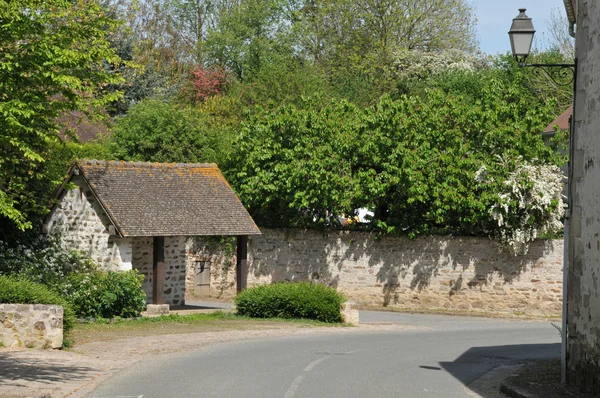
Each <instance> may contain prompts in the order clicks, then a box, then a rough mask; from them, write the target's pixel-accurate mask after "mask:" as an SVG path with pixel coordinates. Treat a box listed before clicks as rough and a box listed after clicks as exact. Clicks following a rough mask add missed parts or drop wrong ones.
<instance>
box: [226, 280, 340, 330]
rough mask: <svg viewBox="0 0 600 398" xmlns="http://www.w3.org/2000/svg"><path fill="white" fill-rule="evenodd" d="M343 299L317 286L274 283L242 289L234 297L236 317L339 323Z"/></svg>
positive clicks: (328, 288)
mask: <svg viewBox="0 0 600 398" xmlns="http://www.w3.org/2000/svg"><path fill="white" fill-rule="evenodd" d="M345 300H346V299H345V297H344V296H343V295H342V294H341V293H338V292H337V291H336V290H335V289H333V288H330V287H328V286H325V285H321V284H318V283H309V282H296V283H274V284H272V285H260V286H255V287H253V288H250V289H248V290H245V291H243V292H241V293H240V294H238V295H237V296H236V298H235V305H236V307H237V312H238V314H239V315H247V316H250V317H254V318H304V319H316V320H318V321H322V322H341V321H342V316H341V314H340V306H341V305H342V303H343V302H344V301H345Z"/></svg>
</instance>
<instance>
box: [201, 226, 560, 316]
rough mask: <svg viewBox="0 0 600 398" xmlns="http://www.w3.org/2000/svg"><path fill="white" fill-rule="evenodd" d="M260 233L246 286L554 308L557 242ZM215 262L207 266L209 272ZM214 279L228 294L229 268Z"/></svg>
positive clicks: (509, 309) (514, 308) (403, 301)
mask: <svg viewBox="0 0 600 398" xmlns="http://www.w3.org/2000/svg"><path fill="white" fill-rule="evenodd" d="M261 232H262V235H261V236H253V237H251V238H250V240H249V247H248V262H249V275H248V284H249V285H250V286H251V285H255V284H259V283H271V282H274V281H306V280H310V281H318V282H322V283H325V284H328V285H330V286H333V287H335V288H337V289H338V290H340V291H342V292H343V293H344V294H345V295H346V296H347V297H348V298H350V299H352V300H353V301H355V302H357V303H358V304H362V305H373V306H390V307H399V308H408V309H456V310H468V311H486V312H495V313H513V314H531V315H559V314H560V312H561V307H562V258H563V241H562V240H548V241H537V242H535V243H534V244H533V245H532V247H531V248H530V250H529V253H528V254H527V255H525V256H518V257H515V256H513V255H511V254H508V253H502V252H500V251H499V249H498V246H497V244H496V243H495V242H494V241H492V240H490V239H487V238H473V237H439V236H436V237H425V238H420V239H416V240H410V239H407V238H401V237H378V236H377V235H376V234H370V233H364V232H349V231H330V232H329V233H328V234H326V235H325V234H323V233H322V232H319V231H310V230H306V231H305V230H282V229H266V228H261ZM215 259H216V258H215V257H213V260H215ZM230 260H231V259H230ZM233 261H235V259H233ZM234 264H235V262H234ZM221 267H222V264H219V263H218V262H214V261H213V263H212V264H211V268H212V269H213V270H214V269H220V268H221ZM212 272H214V271H212ZM220 278H221V279H223V278H225V279H224V282H221V283H219V286H220V288H221V289H220V290H219V291H218V292H217V291H211V292H212V293H214V296H220V297H223V298H228V297H232V296H233V295H234V294H235V274H234V273H233V272H228V273H227V274H224V275H221V276H220ZM211 287H212V281H211ZM223 287H224V289H223Z"/></svg>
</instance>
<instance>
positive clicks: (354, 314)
mask: <svg viewBox="0 0 600 398" xmlns="http://www.w3.org/2000/svg"><path fill="white" fill-rule="evenodd" d="M352 305H353V303H350V302H348V303H344V304H342V308H340V312H341V313H342V319H343V320H344V323H347V324H349V325H354V326H358V324H359V317H358V310H357V309H356V308H352Z"/></svg>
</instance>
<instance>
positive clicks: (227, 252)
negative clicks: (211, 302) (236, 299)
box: [186, 237, 237, 299]
mask: <svg viewBox="0 0 600 398" xmlns="http://www.w3.org/2000/svg"><path fill="white" fill-rule="evenodd" d="M235 245H236V238H235V237H193V238H188V239H187V242H186V267H187V279H186V292H187V293H188V297H190V298H195V297H198V298H203V297H207V298H216V299H231V298H233V296H234V295H235V292H236V277H235V275H236V274H235V264H236V258H237V257H236V246H235ZM199 262H204V264H205V266H207V265H208V266H209V267H210V270H209V272H210V280H209V292H208V294H204V292H201V293H200V295H199V296H198V295H197V294H196V290H195V282H196V274H197V273H198V271H199V270H198V269H197V267H198V265H199Z"/></svg>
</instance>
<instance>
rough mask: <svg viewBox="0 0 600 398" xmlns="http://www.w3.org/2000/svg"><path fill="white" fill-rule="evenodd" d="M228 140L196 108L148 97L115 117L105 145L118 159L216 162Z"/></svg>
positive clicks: (224, 150) (223, 151)
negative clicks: (179, 105)
mask: <svg viewBox="0 0 600 398" xmlns="http://www.w3.org/2000/svg"><path fill="white" fill-rule="evenodd" d="M227 143H228V136H227V135H226V134H223V131H219V130H215V129H210V128H208V127H207V126H206V123H205V121H204V119H203V117H202V114H201V113H200V112H199V111H197V110H195V109H192V108H180V107H178V106H176V105H175V104H173V103H165V102H161V101H157V100H153V99H150V100H146V101H143V102H141V103H139V104H137V105H135V106H133V107H132V108H131V109H130V111H129V113H128V114H127V115H126V116H124V117H122V118H120V119H118V120H117V122H116V126H115V131H114V132H113V134H112V135H111V136H110V137H109V139H108V143H107V145H108V148H109V150H110V151H111V153H112V154H113V155H114V156H115V157H116V158H117V159H122V160H132V161H152V162H190V163H197V162H218V161H219V160H220V156H221V155H222V154H223V153H225V152H226V149H225V147H226V145H227Z"/></svg>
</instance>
